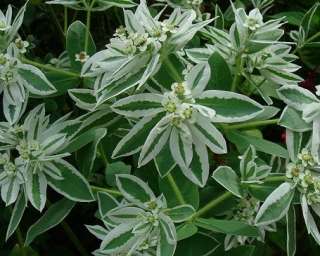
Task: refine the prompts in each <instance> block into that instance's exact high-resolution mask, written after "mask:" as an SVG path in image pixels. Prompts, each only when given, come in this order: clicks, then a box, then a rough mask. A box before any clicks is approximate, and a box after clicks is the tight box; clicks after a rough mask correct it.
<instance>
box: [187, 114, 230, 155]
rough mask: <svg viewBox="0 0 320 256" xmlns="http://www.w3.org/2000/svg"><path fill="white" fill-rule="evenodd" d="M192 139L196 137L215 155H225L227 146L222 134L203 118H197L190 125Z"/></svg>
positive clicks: (200, 116) (199, 116)
mask: <svg viewBox="0 0 320 256" xmlns="http://www.w3.org/2000/svg"><path fill="white" fill-rule="evenodd" d="M190 130H191V132H192V136H193V137H197V138H198V139H199V140H200V141H201V142H202V143H204V144H205V145H207V146H208V147H209V149H210V150H211V151H212V152H214V153H216V154H225V153H226V152H227V144H226V141H225V139H224V137H223V135H222V133H221V132H220V131H219V130H218V129H217V128H216V127H215V126H214V125H213V124H212V123H211V122H210V121H209V120H208V119H207V118H205V117H203V116H202V115H198V116H197V121H196V122H195V123H194V124H192V125H190Z"/></svg>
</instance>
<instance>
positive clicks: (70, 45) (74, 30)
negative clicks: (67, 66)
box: [66, 20, 96, 72]
mask: <svg viewBox="0 0 320 256" xmlns="http://www.w3.org/2000/svg"><path fill="white" fill-rule="evenodd" d="M86 32H87V27H86V25H84V24H83V23H82V22H81V21H78V20H77V21H75V22H73V23H72V24H71V25H70V26H69V28H68V31H67V46H66V48H67V52H68V55H69V60H70V63H71V67H72V69H73V70H76V71H78V72H80V71H81V68H82V64H81V62H80V61H76V54H79V53H81V52H85V49H84V47H85V40H86V39H85V38H86ZM95 52H96V46H95V44H94V41H93V39H92V36H91V34H90V32H89V41H88V48H87V55H89V56H91V55H93V54H94V53H95Z"/></svg>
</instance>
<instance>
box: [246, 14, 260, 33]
mask: <svg viewBox="0 0 320 256" xmlns="http://www.w3.org/2000/svg"><path fill="white" fill-rule="evenodd" d="M243 25H244V26H245V27H247V28H249V29H250V30H252V31H255V30H257V29H258V28H260V27H261V26H262V25H263V17H262V14H261V13H260V11H259V9H253V10H252V11H250V12H249V15H247V16H246V19H245V22H244V24H243Z"/></svg>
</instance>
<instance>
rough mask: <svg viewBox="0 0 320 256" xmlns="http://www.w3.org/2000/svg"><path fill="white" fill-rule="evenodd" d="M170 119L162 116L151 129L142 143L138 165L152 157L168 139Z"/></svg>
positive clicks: (143, 163)
mask: <svg viewBox="0 0 320 256" xmlns="http://www.w3.org/2000/svg"><path fill="white" fill-rule="evenodd" d="M169 122H170V120H169V119H167V118H165V117H164V118H163V119H161V120H160V122H159V123H157V125H156V126H155V127H154V128H153V129H152V130H151V132H150V134H149V136H148V137H147V139H146V142H145V143H144V145H143V147H142V149H141V153H140V156H139V160H138V166H143V165H145V164H146V163H148V162H149V161H151V160H152V159H154V158H155V157H156V156H157V155H158V154H159V153H160V151H161V150H162V148H163V147H164V146H165V144H166V143H167V142H168V140H169V136H170V133H171V127H170V124H169Z"/></svg>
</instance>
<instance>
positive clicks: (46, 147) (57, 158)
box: [0, 105, 87, 211]
mask: <svg viewBox="0 0 320 256" xmlns="http://www.w3.org/2000/svg"><path fill="white" fill-rule="evenodd" d="M76 124H77V121H67V120H66V118H65V117H63V118H61V119H59V120H57V121H56V122H54V123H52V124H51V125H49V116H46V115H45V110H44V107H43V106H42V105H40V106H38V107H36V108H35V109H33V110H32V111H30V113H29V114H28V116H27V117H26V118H25V121H24V122H23V124H22V125H17V124H15V125H11V124H10V123H4V122H2V123H0V138H1V142H2V144H1V147H0V151H5V152H6V153H4V154H1V157H0V165H1V173H0V177H1V178H0V180H1V182H0V184H1V192H2V194H1V195H2V199H3V201H4V202H5V203H6V204H7V205H9V204H12V203H14V202H15V201H16V199H17V197H18V195H19V192H20V191H22V193H24V191H25V192H26V197H27V198H28V199H29V201H30V202H31V204H32V205H33V206H34V207H35V208H36V209H38V210H40V211H42V209H43V208H44V206H45V202H46V190H47V185H48V184H49V185H50V186H51V187H52V188H53V189H55V190H57V191H58V192H59V193H62V194H64V195H65V196H67V197H69V198H71V197H72V196H70V195H66V194H65V193H64V191H63V189H61V188H60V186H59V182H60V181H61V180H64V179H66V177H65V175H66V173H65V172H70V171H72V172H73V173H74V174H77V175H78V176H79V175H80V174H78V172H77V171H76V170H75V169H74V168H73V167H72V166H71V165H70V164H68V163H67V162H66V161H65V160H63V158H64V157H66V156H68V155H69V153H67V152H62V150H63V148H64V147H66V146H67V145H68V142H69V139H70V138H71V135H68V134H67V132H66V130H67V128H68V127H70V126H73V125H76ZM80 179H81V182H83V183H84V185H85V186H87V183H86V182H85V180H84V178H82V177H81V178H80ZM21 186H23V189H21V190H20V187H21ZM35 188H37V189H35Z"/></svg>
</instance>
